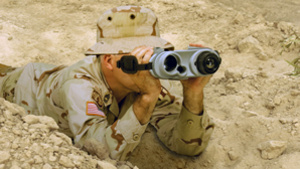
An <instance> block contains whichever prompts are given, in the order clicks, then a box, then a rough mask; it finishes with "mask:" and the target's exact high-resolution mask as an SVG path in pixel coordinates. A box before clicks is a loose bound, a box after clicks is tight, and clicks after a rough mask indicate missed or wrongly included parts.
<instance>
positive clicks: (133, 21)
mask: <svg viewBox="0 0 300 169" xmlns="http://www.w3.org/2000/svg"><path fill="white" fill-rule="evenodd" d="M143 45H145V46H153V47H161V48H164V49H169V50H172V49H174V46H173V45H172V44H171V43H170V42H168V41H166V40H164V39H162V38H160V34H159V29H158V19H157V17H156V16H155V14H154V12H153V11H152V10H150V9H148V8H144V7H140V6H120V7H116V8H112V9H110V10H108V11H106V12H104V13H103V15H102V16H101V17H100V18H99V19H98V22H97V43H96V44H95V45H94V46H92V47H91V48H89V49H88V50H87V51H86V53H85V54H87V55H99V54H123V53H130V52H131V51H132V50H133V49H134V48H136V47H138V46H143Z"/></svg>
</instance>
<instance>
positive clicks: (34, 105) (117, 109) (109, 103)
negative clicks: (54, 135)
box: [0, 56, 214, 160]
mask: <svg viewBox="0 0 300 169" xmlns="http://www.w3.org/2000/svg"><path fill="white" fill-rule="evenodd" d="M99 63H100V58H97V57H96V56H89V57H86V58H85V59H83V60H81V61H79V62H77V63H76V64H74V65H72V66H69V67H65V66H55V65H49V64H43V63H30V64H28V65H26V66H24V67H21V68H17V69H15V70H10V71H7V70H8V69H5V70H4V69H1V66H0V71H1V72H0V75H1V76H0V96H1V97H4V98H5V99H7V100H9V101H11V102H14V103H17V104H19V105H21V106H22V107H24V108H25V110H26V112H27V113H28V114H35V115H46V116H50V117H52V118H53V119H54V120H55V121H56V122H57V124H58V125H59V126H60V130H61V131H62V132H64V133H65V134H67V135H68V136H70V137H72V138H73V139H74V142H75V144H76V145H77V146H79V147H82V146H83V144H84V142H85V141H86V140H88V139H91V138H93V139H96V140H97V141H99V144H100V143H101V144H104V145H105V146H106V147H107V149H108V150H109V152H110V156H111V157H112V158H114V159H120V160H125V159H126V158H127V157H128V156H129V155H130V153H131V152H132V151H133V150H134V148H135V147H136V146H137V145H138V143H139V142H140V139H141V136H142V135H143V133H144V132H145V129H146V127H147V125H148V124H146V125H141V124H140V123H139V121H138V120H137V118H136V116H135V114H134V112H133V109H132V105H133V102H134V100H135V97H136V94H135V93H131V94H129V95H128V96H127V97H126V98H125V99H124V101H123V102H122V103H121V104H120V106H119V104H118V102H117V101H116V99H115V97H114V96H113V94H112V92H111V90H110V88H109V86H108V84H107V82H106V81H105V78H104V76H103V74H102V73H101V66H100V65H101V64H99ZM2 67H3V66H2ZM162 85H163V86H164V87H162V90H161V94H160V96H159V100H158V102H157V104H156V107H155V110H154V112H153V116H152V118H151V121H150V122H149V123H150V124H151V125H153V126H154V127H155V128H156V129H157V135H158V138H159V139H160V140H161V141H162V142H163V143H164V144H165V145H166V146H167V147H168V148H169V149H170V150H172V151H175V152H177V153H179V154H184V155H190V156H194V155H198V154H200V153H201V152H202V151H203V150H204V149H205V147H206V146H207V144H208V141H209V138H210V135H211V133H212V131H213V128H214V124H213V122H212V121H210V119H209V117H208V115H207V113H206V112H205V111H204V113H203V115H201V116H198V115H194V114H192V113H191V112H189V111H188V110H187V109H186V108H185V107H183V106H182V97H181V96H178V95H174V94H173V93H176V91H175V89H176V88H174V86H173V85H172V83H170V82H169V81H163V82H162Z"/></svg>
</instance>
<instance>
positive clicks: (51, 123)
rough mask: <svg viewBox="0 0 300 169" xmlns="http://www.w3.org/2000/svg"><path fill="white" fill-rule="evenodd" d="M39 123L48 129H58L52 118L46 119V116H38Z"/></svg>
mask: <svg viewBox="0 0 300 169" xmlns="http://www.w3.org/2000/svg"><path fill="white" fill-rule="evenodd" d="M39 121H40V122H41V123H42V124H45V125H46V126H47V127H48V129H51V130H53V129H58V128H59V127H58V125H57V123H56V122H55V121H54V120H53V118H51V117H48V116H39Z"/></svg>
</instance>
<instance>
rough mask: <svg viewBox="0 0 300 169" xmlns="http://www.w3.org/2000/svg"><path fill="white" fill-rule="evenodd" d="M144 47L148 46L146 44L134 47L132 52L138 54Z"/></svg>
mask: <svg viewBox="0 0 300 169" xmlns="http://www.w3.org/2000/svg"><path fill="white" fill-rule="evenodd" d="M144 48H146V46H138V47H136V48H134V49H133V50H132V52H131V53H130V54H132V55H134V56H136V55H137V54H138V53H139V52H140V51H141V50H142V49H144Z"/></svg>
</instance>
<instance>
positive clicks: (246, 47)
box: [237, 36, 262, 53]
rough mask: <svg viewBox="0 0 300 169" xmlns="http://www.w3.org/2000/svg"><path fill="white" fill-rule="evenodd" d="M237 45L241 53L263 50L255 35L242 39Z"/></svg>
mask: <svg viewBox="0 0 300 169" xmlns="http://www.w3.org/2000/svg"><path fill="white" fill-rule="evenodd" d="M237 47H238V51H239V52H240V53H260V52H261V51H262V48H261V46H260V44H259V41H258V40H257V39H256V38H254V37H253V36H248V37H246V38H245V39H243V40H241V41H240V42H239V43H238V46H237Z"/></svg>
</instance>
